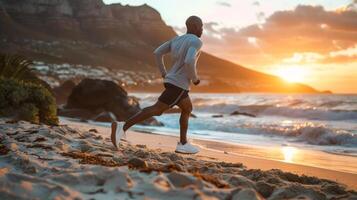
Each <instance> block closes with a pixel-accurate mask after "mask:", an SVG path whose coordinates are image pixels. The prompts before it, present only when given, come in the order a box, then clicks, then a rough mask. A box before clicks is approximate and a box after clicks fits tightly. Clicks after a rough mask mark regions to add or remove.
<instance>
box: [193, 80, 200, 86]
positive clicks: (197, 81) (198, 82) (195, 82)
mask: <svg viewBox="0 0 357 200" xmlns="http://www.w3.org/2000/svg"><path fill="white" fill-rule="evenodd" d="M200 82H201V81H200V79H197V80H196V81H194V82H193V84H194V85H198V84H200Z"/></svg>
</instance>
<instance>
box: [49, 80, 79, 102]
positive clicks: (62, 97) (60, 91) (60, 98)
mask: <svg viewBox="0 0 357 200" xmlns="http://www.w3.org/2000/svg"><path fill="white" fill-rule="evenodd" d="M75 86H76V83H75V82H73V81H72V80H67V81H65V82H64V83H63V84H62V85H60V86H59V87H56V88H54V89H53V92H54V94H55V97H56V102H57V104H65V103H66V101H67V99H68V96H69V94H71V91H72V89H73V88H74V87H75Z"/></svg>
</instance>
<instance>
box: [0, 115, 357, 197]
mask: <svg viewBox="0 0 357 200" xmlns="http://www.w3.org/2000/svg"><path fill="white" fill-rule="evenodd" d="M0 133H1V134H0V141H1V144H0V158H1V159H0V175H1V176H0V185H1V187H0V199H29V198H31V199H36V198H38V199H272V200H274V199H349V200H352V199H357V192H356V191H352V190H347V189H346V188H345V186H343V185H341V184H338V183H336V182H334V181H330V180H325V179H319V178H316V177H308V176H304V175H303V176H298V175H295V174H293V173H289V172H283V171H281V170H269V171H262V170H256V169H254V170H253V169H247V168H246V167H244V166H243V165H242V164H240V163H226V162H219V161H218V162H212V161H205V160H202V159H200V158H199V157H197V156H194V155H179V154H176V153H172V152H163V151H162V150H160V149H149V148H147V147H146V146H145V145H135V146H134V145H131V144H129V143H123V144H121V145H120V147H119V149H118V150H116V149H115V148H114V147H113V146H112V145H111V142H110V141H109V137H106V136H104V137H103V134H100V133H98V131H97V130H96V129H90V130H88V131H82V130H79V129H77V128H76V127H70V126H67V125H60V126H52V127H51V126H46V125H36V124H30V123H28V122H24V121H19V122H16V121H11V120H7V119H0ZM108 136H109V135H108Z"/></svg>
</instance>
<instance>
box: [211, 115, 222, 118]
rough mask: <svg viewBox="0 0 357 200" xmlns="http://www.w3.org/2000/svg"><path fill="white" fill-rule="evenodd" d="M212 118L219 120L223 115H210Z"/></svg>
mask: <svg viewBox="0 0 357 200" xmlns="http://www.w3.org/2000/svg"><path fill="white" fill-rule="evenodd" d="M212 117H213V118H220V117H223V115H212Z"/></svg>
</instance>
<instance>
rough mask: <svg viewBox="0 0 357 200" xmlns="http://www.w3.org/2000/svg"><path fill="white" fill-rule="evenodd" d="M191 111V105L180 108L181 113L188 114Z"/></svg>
mask: <svg viewBox="0 0 357 200" xmlns="http://www.w3.org/2000/svg"><path fill="white" fill-rule="evenodd" d="M191 112H192V105H189V106H185V107H183V108H181V113H182V114H185V115H190V114H191Z"/></svg>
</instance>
